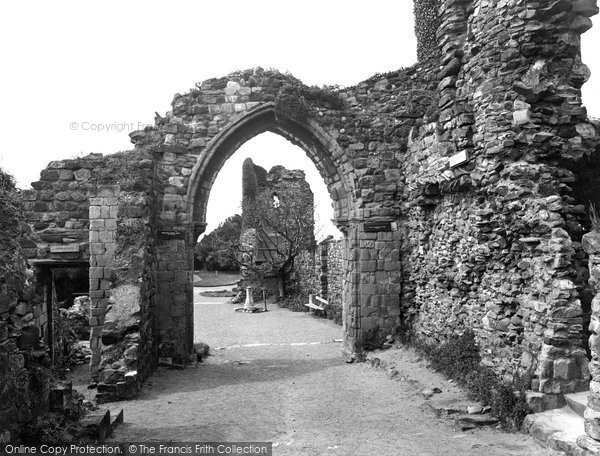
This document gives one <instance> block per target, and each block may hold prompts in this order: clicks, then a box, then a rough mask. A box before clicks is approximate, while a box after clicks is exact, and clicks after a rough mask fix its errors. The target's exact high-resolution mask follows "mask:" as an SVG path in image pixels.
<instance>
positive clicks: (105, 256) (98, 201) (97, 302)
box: [89, 187, 119, 377]
mask: <svg viewBox="0 0 600 456" xmlns="http://www.w3.org/2000/svg"><path fill="white" fill-rule="evenodd" d="M117 194H118V188H116V187H106V188H103V189H101V190H99V192H98V194H97V196H96V197H93V198H90V208H89V217H90V231H89V240H90V290H89V294H90V300H91V315H90V349H91V350H92V358H91V361H90V373H91V375H92V377H95V376H96V375H97V373H98V368H99V366H100V359H101V355H102V354H101V352H102V330H103V328H104V317H105V315H106V305H107V303H108V298H109V297H110V274H111V266H112V264H113V261H114V257H115V250H116V230H117V211H118V207H119V206H118V200H117V197H116V195H117Z"/></svg>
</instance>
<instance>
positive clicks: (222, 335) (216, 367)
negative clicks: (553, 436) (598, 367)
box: [113, 297, 546, 456]
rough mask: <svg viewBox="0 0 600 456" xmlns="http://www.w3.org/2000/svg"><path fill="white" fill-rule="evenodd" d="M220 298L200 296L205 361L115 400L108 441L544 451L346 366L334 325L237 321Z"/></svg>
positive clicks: (244, 317) (304, 318)
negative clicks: (473, 425) (466, 427)
mask: <svg viewBox="0 0 600 456" xmlns="http://www.w3.org/2000/svg"><path fill="white" fill-rule="evenodd" d="M223 301H224V299H223V298H220V299H219V298H204V297H198V298H197V304H196V328H197V330H198V332H197V334H198V335H200V334H202V335H203V338H202V339H203V341H204V342H207V343H208V344H209V345H211V347H212V348H213V356H210V357H209V358H207V360H206V361H205V362H204V363H202V364H200V365H199V366H198V367H196V368H188V369H186V370H183V371H176V370H167V369H164V368H161V369H159V370H158V371H157V372H156V373H155V374H154V375H153V376H152V378H151V379H150V380H149V381H148V382H147V383H146V385H145V386H144V388H143V390H142V393H141V395H140V397H139V398H138V399H137V400H135V401H127V402H122V403H120V404H119V405H122V406H123V408H124V410H125V421H126V423H125V424H124V425H123V426H122V427H120V428H118V429H117V432H116V434H115V436H114V438H113V440H114V441H119V442H127V441H175V442H176V441H269V442H273V454H274V455H332V456H333V455H343V456H348V455H407V456H409V455H410V456H413V455H486V456H488V455H489V456H491V455H543V454H546V453H545V451H543V450H542V449H541V448H540V447H538V446H537V445H536V444H535V443H533V442H532V441H531V440H530V438H529V437H527V436H524V435H520V434H504V433H501V432H499V431H497V430H493V429H483V430H474V431H468V432H458V431H457V430H456V429H455V428H454V427H453V423H452V422H451V421H448V420H447V419H439V418H436V417H435V416H434V414H433V413H432V412H430V411H429V410H428V409H427V407H425V406H424V405H423V403H424V402H425V401H424V399H423V398H422V397H421V396H420V395H419V394H418V391H416V389H415V382H400V381H393V380H390V379H389V378H388V376H387V375H386V374H385V372H384V371H381V370H376V369H373V368H370V367H367V365H366V364H346V363H344V362H343V361H342V360H341V359H340V358H339V356H338V351H339V345H340V344H339V342H336V341H335V340H336V339H339V338H340V337H341V328H340V327H339V326H336V325H334V324H333V323H331V322H329V321H326V320H321V319H316V318H314V317H312V316H310V315H308V314H304V313H292V312H289V311H287V310H283V309H277V308H275V309H273V308H272V309H270V311H269V312H267V313H264V314H254V315H251V314H238V313H234V312H233V310H232V309H233V306H231V305H230V304H226V303H223ZM248 345H250V346H248ZM407 365H408V364H407ZM415 369H422V367H419V365H418V364H415ZM401 374H403V373H401ZM405 374H409V373H405ZM418 375H419V376H421V374H418ZM435 375H437V374H435ZM432 378H433V379H434V380H431V379H429V380H428V381H440V379H439V378H438V377H432Z"/></svg>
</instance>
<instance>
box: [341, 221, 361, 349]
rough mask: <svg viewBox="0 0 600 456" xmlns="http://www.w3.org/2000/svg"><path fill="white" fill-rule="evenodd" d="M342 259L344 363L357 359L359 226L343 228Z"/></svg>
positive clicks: (358, 332) (358, 334)
mask: <svg viewBox="0 0 600 456" xmlns="http://www.w3.org/2000/svg"><path fill="white" fill-rule="evenodd" d="M343 232H344V239H343V241H342V242H343V244H344V248H343V249H342V250H343V259H342V263H343V265H344V271H346V273H345V276H344V279H343V285H342V288H343V292H342V327H343V329H344V340H343V342H342V348H341V354H342V357H343V358H344V359H345V360H346V361H352V360H354V359H355V358H356V357H357V345H358V339H359V337H360V305H359V303H358V294H359V286H360V284H359V282H360V271H359V270H358V266H359V263H358V261H357V260H358V250H359V249H358V243H359V240H358V236H359V225H358V224H351V225H349V226H348V227H344V229H343Z"/></svg>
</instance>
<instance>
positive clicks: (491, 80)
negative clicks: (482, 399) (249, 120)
mask: <svg viewBox="0 0 600 456" xmlns="http://www.w3.org/2000/svg"><path fill="white" fill-rule="evenodd" d="M593 3H594V2H588V1H579V2H574V3H573V4H570V3H567V2H555V1H545V2H532V1H529V2H510V1H506V2H505V1H500V2H483V1H472V2H442V5H441V8H440V11H441V12H442V15H441V21H440V29H439V33H438V37H441V36H442V35H443V36H444V37H446V38H445V39H446V41H447V46H446V47H444V42H443V41H440V42H439V45H440V48H441V51H442V63H443V64H445V65H444V66H443V69H442V70H441V72H440V73H439V74H438V77H439V78H440V82H439V85H438V91H439V100H438V103H437V108H438V109H437V113H436V114H435V115H433V116H431V117H430V119H429V120H426V119H424V120H426V121H425V122H424V124H423V125H422V126H420V127H419V129H418V130H417V129H415V130H414V131H413V135H412V138H411V143H410V154H409V155H408V156H407V157H406V160H405V161H404V163H403V166H404V171H403V175H404V182H405V184H406V190H407V191H406V192H405V194H404V198H403V199H404V205H403V217H402V220H401V224H402V226H403V230H404V238H403V285H404V286H403V300H402V302H403V315H404V318H405V320H406V321H408V322H409V326H412V328H413V329H414V330H415V331H416V333H417V335H418V337H422V338H425V339H426V340H428V341H429V342H432V343H439V342H440V341H443V340H445V339H446V338H447V337H449V336H450V335H451V334H453V333H459V332H461V331H464V329H465V328H472V329H474V331H475V333H476V337H477V340H478V342H479V344H480V346H481V352H482V355H483V358H484V362H485V363H486V364H488V365H490V366H492V367H493V368H494V369H495V370H496V371H497V372H498V373H499V374H501V375H505V376H506V377H507V378H510V377H511V376H512V374H514V373H516V372H526V373H529V374H532V375H533V377H534V379H533V382H532V388H533V389H535V390H539V391H542V392H548V393H559V392H571V391H575V390H580V389H583V388H585V387H586V382H587V379H588V374H587V367H586V364H587V360H586V354H585V343H584V341H583V338H582V333H583V325H582V323H583V307H582V303H581V300H580V293H581V291H582V290H583V288H584V287H585V265H584V261H583V259H584V255H583V252H582V250H581V243H580V241H581V235H582V232H583V230H582V224H585V218H586V217H585V214H584V212H585V207H584V206H583V204H584V203H586V202H585V201H577V200H576V199H575V196H576V195H575V194H574V192H573V189H572V187H573V185H574V183H576V181H577V175H576V174H575V173H573V172H572V171H571V169H574V168H575V167H576V166H575V165H576V163H577V162H579V161H580V160H584V159H586V157H588V156H589V155H590V154H591V153H592V152H593V150H594V147H595V144H596V142H597V135H596V132H595V129H594V128H593V126H592V125H591V124H590V123H589V122H588V120H587V118H586V115H585V110H584V108H583V107H582V106H581V98H580V97H581V93H580V87H581V85H582V84H583V82H585V80H586V79H587V69H586V68H585V65H583V64H582V62H581V59H580V53H579V34H580V33H582V32H583V31H585V30H586V29H587V28H588V27H589V25H591V23H590V21H589V19H588V18H587V16H589V15H591V14H594V13H595V12H596V11H597V9H596V8H595V6H594V4H593ZM450 24H454V25H453V26H450ZM442 32H443V33H442ZM499 50H500V51H499Z"/></svg>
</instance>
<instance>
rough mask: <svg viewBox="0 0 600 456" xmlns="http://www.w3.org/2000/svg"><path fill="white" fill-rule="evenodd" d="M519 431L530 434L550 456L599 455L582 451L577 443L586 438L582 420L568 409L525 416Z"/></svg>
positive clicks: (589, 451) (590, 451)
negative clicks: (548, 451)
mask: <svg viewBox="0 0 600 456" xmlns="http://www.w3.org/2000/svg"><path fill="white" fill-rule="evenodd" d="M521 430H522V431H523V432H528V433H529V434H531V436H532V437H533V438H534V439H536V440H537V441H538V442H540V443H541V444H542V445H543V446H544V447H545V448H547V449H548V450H550V451H551V452H550V454H552V455H556V456H559V455H561V456H562V455H568V456H591V455H598V454H600V453H598V452H595V451H592V450H588V449H584V448H582V447H581V446H579V444H578V443H577V442H578V439H579V440H581V437H586V434H585V430H584V428H583V418H582V417H580V416H579V415H577V414H576V413H575V412H574V411H573V410H571V409H570V408H569V407H563V408H559V409H553V410H547V411H545V412H541V413H532V414H531V415H527V416H526V417H525V421H524V422H523V427H522V429H521ZM582 443H583V441H582ZM590 448H591V447H590Z"/></svg>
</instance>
